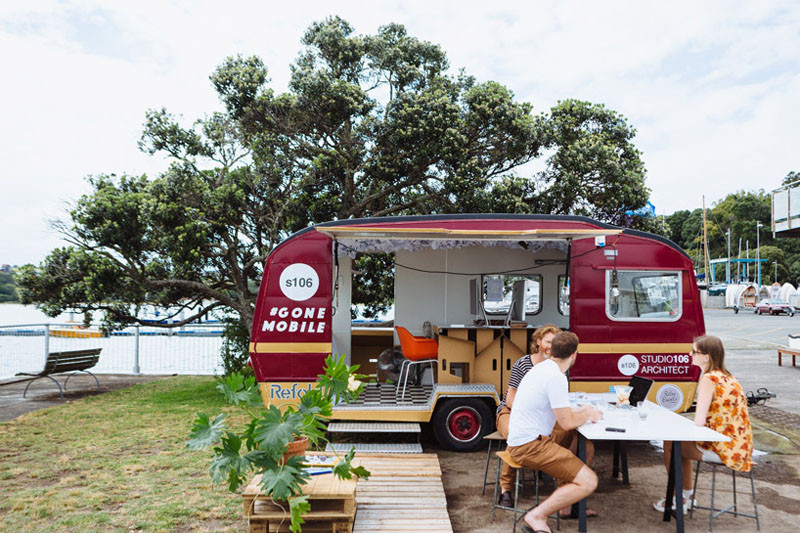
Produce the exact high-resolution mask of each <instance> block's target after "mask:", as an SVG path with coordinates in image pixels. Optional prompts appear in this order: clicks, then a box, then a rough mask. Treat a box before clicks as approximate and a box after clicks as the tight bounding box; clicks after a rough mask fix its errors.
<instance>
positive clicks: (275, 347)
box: [250, 342, 333, 353]
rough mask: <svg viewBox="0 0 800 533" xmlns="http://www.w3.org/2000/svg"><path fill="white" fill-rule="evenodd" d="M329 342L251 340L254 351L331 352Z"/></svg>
mask: <svg viewBox="0 0 800 533" xmlns="http://www.w3.org/2000/svg"><path fill="white" fill-rule="evenodd" d="M332 348H333V345H332V344H331V343H330V342H251V343H250V351H251V352H255V353H331V350H332Z"/></svg>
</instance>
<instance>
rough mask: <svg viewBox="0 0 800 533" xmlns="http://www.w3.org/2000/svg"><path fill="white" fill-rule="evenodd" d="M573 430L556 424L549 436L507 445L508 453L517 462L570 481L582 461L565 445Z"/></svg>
mask: <svg viewBox="0 0 800 533" xmlns="http://www.w3.org/2000/svg"><path fill="white" fill-rule="evenodd" d="M574 435H575V430H574V429H573V430H570V431H567V430H564V429H561V427H560V426H559V425H558V424H556V427H555V428H554V429H553V433H552V434H550V436H547V437H545V436H541V435H540V436H539V438H538V439H536V440H533V441H531V442H528V443H526V444H523V445H522V446H509V447H508V453H509V455H511V458H512V459H514V460H515V461H516V462H518V463H519V464H521V465H523V466H526V467H527V468H532V469H534V470H539V471H542V472H545V473H547V474H550V475H551V476H553V477H554V478H556V479H558V480H560V481H566V482H571V481H572V480H574V479H575V476H577V475H578V472H580V471H581V468H583V466H584V464H583V461H581V460H580V459H578V457H577V456H576V455H575V454H573V453H572V452H571V451H569V449H568V448H567V447H566V446H569V445H570V442H571V441H572V438H573V436H574Z"/></svg>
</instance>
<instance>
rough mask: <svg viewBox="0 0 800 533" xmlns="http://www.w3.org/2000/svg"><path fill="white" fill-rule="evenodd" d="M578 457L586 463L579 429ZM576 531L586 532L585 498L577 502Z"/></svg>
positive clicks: (584, 449) (583, 439) (582, 438)
mask: <svg viewBox="0 0 800 533" xmlns="http://www.w3.org/2000/svg"><path fill="white" fill-rule="evenodd" d="M578 459H580V460H581V461H583V462H584V463H586V437H584V436H583V435H582V434H581V432H580V431H579V432H578ZM559 512H560V511H559ZM578 531H579V533H586V498H584V499H582V500H581V501H579V502H578Z"/></svg>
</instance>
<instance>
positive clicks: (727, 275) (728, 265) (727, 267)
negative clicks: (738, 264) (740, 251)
mask: <svg viewBox="0 0 800 533" xmlns="http://www.w3.org/2000/svg"><path fill="white" fill-rule="evenodd" d="M730 282H731V228H728V262H727V263H725V283H728V284H730Z"/></svg>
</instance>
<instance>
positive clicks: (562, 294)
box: [558, 275, 569, 316]
mask: <svg viewBox="0 0 800 533" xmlns="http://www.w3.org/2000/svg"><path fill="white" fill-rule="evenodd" d="M558 312H559V313H561V314H562V315H564V316H569V279H568V278H567V276H563V275H562V276H558Z"/></svg>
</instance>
